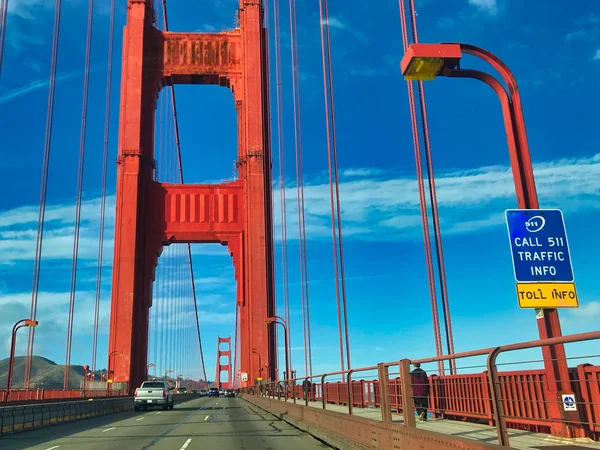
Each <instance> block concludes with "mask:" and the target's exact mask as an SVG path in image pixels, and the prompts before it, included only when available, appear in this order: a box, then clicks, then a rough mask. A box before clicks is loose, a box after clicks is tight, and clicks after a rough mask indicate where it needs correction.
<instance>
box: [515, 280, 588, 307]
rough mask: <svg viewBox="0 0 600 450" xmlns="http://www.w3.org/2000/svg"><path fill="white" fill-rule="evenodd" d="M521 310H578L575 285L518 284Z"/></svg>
mask: <svg viewBox="0 0 600 450" xmlns="http://www.w3.org/2000/svg"><path fill="white" fill-rule="evenodd" d="M517 298H518V299H519V306H520V307H521V308H538V309H544V308H546V309H553V308H578V307H579V300H578V299H577V290H576V289H575V283H517Z"/></svg>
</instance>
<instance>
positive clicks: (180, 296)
mask: <svg viewBox="0 0 600 450" xmlns="http://www.w3.org/2000/svg"><path fill="white" fill-rule="evenodd" d="M6 4H7V1H6V0H2V4H1V5H0V6H2V11H0V18H2V17H4V13H5V12H6ZM93 11H94V0H88V17H87V18H88V20H87V31H86V41H85V62H84V73H83V93H82V106H81V128H80V136H79V161H78V170H77V187H76V195H75V218H74V231H73V248H72V259H71V277H70V290H69V308H68V315H67V322H66V344H65V367H64V374H63V388H64V389H69V388H72V387H73V382H72V381H71V380H70V378H72V376H70V374H71V360H72V348H73V333H74V331H73V330H74V315H75V311H76V309H77V295H76V294H77V278H78V260H79V258H80V235H81V221H82V213H83V195H84V192H83V183H84V168H85V156H86V155H85V150H86V136H87V119H88V104H89V100H90V72H91V58H92V36H93V20H94V14H93ZM162 11H163V22H164V28H165V30H166V29H167V23H168V22H167V11H166V1H165V0H163V1H162ZM115 17H116V0H111V6H110V15H109V34H108V71H107V78H106V99H105V111H104V136H103V138H104V142H103V144H104V145H103V156H102V178H101V180H102V188H101V192H102V194H101V199H100V200H101V201H100V230H99V237H98V254H97V267H96V268H95V270H96V278H95V284H96V286H95V287H96V290H95V302H94V308H93V310H94V312H93V333H92V341H91V347H92V348H91V362H92V364H91V369H92V370H91V375H92V377H91V378H92V379H93V378H94V377H93V375H95V374H96V371H97V369H98V367H97V365H98V358H97V352H98V346H99V337H98V334H99V320H100V317H101V304H100V298H101V289H102V269H103V253H104V234H105V230H104V227H105V216H106V195H107V172H108V152H109V136H110V119H111V109H110V102H111V94H112V83H111V81H112V76H113V71H112V58H113V50H114V30H115ZM1 20H4V19H1ZM2 23H3V22H2ZM60 23H61V0H56V5H55V14H54V29H53V40H52V46H51V64H50V76H49V92H48V108H47V114H46V131H45V140H44V153H43V163H42V176H41V186H40V202H39V211H38V225H37V235H36V249H35V256H34V270H33V282H32V295H31V306H30V318H31V319H32V320H35V319H36V315H37V305H38V297H39V289H40V270H41V259H42V247H43V237H44V226H45V216H46V204H47V191H48V174H49V166H50V154H51V148H52V131H53V118H54V103H55V86H56V79H57V64H58V52H59V34H60ZM2 32H4V25H3V29H2ZM159 110H160V111H159V112H158V114H157V118H158V122H159V124H158V127H157V134H158V139H157V140H156V142H157V147H158V148H157V151H156V153H158V154H160V158H159V161H160V164H161V169H162V171H160V170H159V167H158V166H157V167H156V170H155V177H156V178H158V177H159V176H160V178H162V179H163V180H168V181H169V182H173V183H183V181H184V180H183V165H182V159H181V145H180V140H179V127H178V122H177V108H176V102H175V95H174V89H173V87H172V86H171V89H169V90H166V91H165V93H164V95H162V96H161V99H160V102H159ZM164 256H165V257H164V258H161V260H162V262H163V263H162V264H160V267H159V268H158V270H157V272H158V273H159V277H158V279H157V282H156V283H155V293H156V295H155V299H154V300H155V301H154V307H153V308H151V310H150V314H151V317H150V320H149V322H150V328H151V330H150V331H151V335H150V334H149V339H148V341H149V348H148V355H149V356H150V355H152V359H153V361H152V362H151V364H149V367H151V366H152V367H156V369H155V370H154V372H155V374H156V370H158V369H159V368H160V369H161V370H162V369H164V370H165V373H171V372H169V371H172V372H175V373H174V374H173V375H172V376H171V378H174V379H176V380H180V379H181V378H182V377H183V375H184V374H186V373H188V375H191V372H194V371H195V368H198V366H199V368H200V374H198V377H202V378H203V380H204V381H206V378H207V377H206V369H205V365H204V356H203V352H202V341H201V334H200V325H199V318H198V305H197V294H196V286H195V280H194V270H193V264H192V252H191V246H190V245H188V246H187V249H185V248H184V246H178V245H176V246H172V247H167V248H166V250H165V252H164ZM192 315H193V316H194V317H193V318H192ZM34 333H35V328H33V327H29V335H28V342H27V353H26V364H25V376H24V387H25V388H28V387H29V386H30V381H31V373H32V356H33V354H34V343H35V339H34V338H35V334H34ZM194 342H195V343H196V348H193V343H194ZM189 354H194V355H198V362H197V364H196V363H194V358H190V357H189V356H188V355H189ZM186 371H187V372H186ZM165 376H166V375H165Z"/></svg>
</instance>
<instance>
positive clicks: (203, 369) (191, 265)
mask: <svg viewBox="0 0 600 450" xmlns="http://www.w3.org/2000/svg"><path fill="white" fill-rule="evenodd" d="M162 7H163V17H164V21H165V23H164V25H165V31H168V30H169V22H168V19H167V2H166V0H162ZM171 106H172V108H173V126H174V131H175V145H176V147H177V149H176V150H177V160H178V163H179V182H180V183H182V184H183V165H182V163H181V144H180V141H179V124H178V122H177V104H176V102H175V87H174V86H171ZM187 253H188V260H189V265H190V277H191V280H192V296H193V299H194V314H195V316H196V330H197V334H198V346H199V348H200V361H201V364H202V373H203V374H204V379H205V380H206V367H205V366H204V354H203V353H202V338H201V335H200V322H199V320H198V302H197V298H196V285H195V281H194V266H193V263H192V247H191V245H190V244H187Z"/></svg>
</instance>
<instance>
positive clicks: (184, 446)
mask: <svg viewBox="0 0 600 450" xmlns="http://www.w3.org/2000/svg"><path fill="white" fill-rule="evenodd" d="M190 442H192V439H188V440H187V441H185V444H183V446H182V447H181V449H179V450H185V449H186V447H187V446H188V445H190Z"/></svg>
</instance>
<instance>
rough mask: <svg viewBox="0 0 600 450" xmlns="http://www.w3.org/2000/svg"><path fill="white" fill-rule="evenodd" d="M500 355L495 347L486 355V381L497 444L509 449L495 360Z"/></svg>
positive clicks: (498, 348)
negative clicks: (494, 421)
mask: <svg viewBox="0 0 600 450" xmlns="http://www.w3.org/2000/svg"><path fill="white" fill-rule="evenodd" d="M499 353H500V347H496V348H495V349H493V350H492V351H491V352H490V353H489V354H488V359H487V369H488V381H489V384H490V394H491V397H492V402H491V403H492V416H493V417H494V418H495V419H496V431H497V433H498V443H499V444H500V445H501V446H503V447H509V442H508V431H507V429H506V422H505V421H504V407H503V405H502V398H501V397H502V394H501V393H500V389H499V384H500V380H499V378H498V370H497V368H496V358H497V356H498V354H499Z"/></svg>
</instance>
